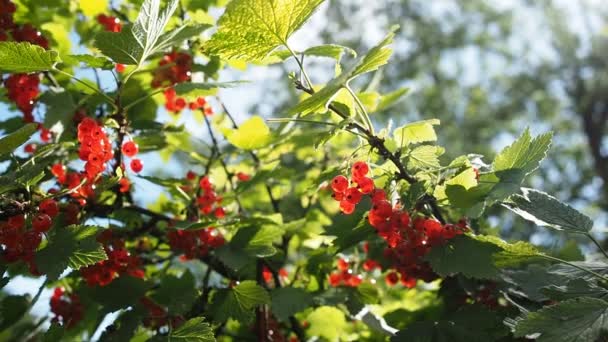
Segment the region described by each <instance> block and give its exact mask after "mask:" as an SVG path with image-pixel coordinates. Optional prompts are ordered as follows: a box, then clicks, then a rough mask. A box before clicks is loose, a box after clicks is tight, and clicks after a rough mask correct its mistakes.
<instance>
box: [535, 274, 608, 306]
mask: <svg viewBox="0 0 608 342" xmlns="http://www.w3.org/2000/svg"><path fill="white" fill-rule="evenodd" d="M541 292H542V293H543V294H545V295H546V296H547V297H549V298H551V299H553V300H560V301H561V300H566V299H572V298H577V297H593V298H602V297H606V296H607V295H608V290H607V289H605V288H603V287H600V286H597V285H595V284H593V283H591V282H590V281H588V280H585V279H582V278H576V279H571V280H569V281H568V283H566V284H565V285H563V284H560V285H556V284H551V285H548V286H545V287H543V288H542V289H541Z"/></svg>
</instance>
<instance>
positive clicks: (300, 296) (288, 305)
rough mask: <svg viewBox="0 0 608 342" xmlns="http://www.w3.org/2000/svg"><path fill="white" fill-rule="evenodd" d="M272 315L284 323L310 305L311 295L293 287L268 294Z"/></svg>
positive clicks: (275, 290)
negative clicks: (270, 299)
mask: <svg viewBox="0 0 608 342" xmlns="http://www.w3.org/2000/svg"><path fill="white" fill-rule="evenodd" d="M270 296H271V298H272V313H273V314H274V315H275V316H276V317H277V318H278V319H280V320H282V321H284V322H286V321H287V320H288V319H289V316H292V315H294V314H295V313H298V312H300V311H303V310H305V309H306V308H308V307H310V306H311V305H312V295H311V294H310V293H308V292H306V290H304V289H301V288H295V287H283V288H278V289H274V290H272V291H271V292H270Z"/></svg>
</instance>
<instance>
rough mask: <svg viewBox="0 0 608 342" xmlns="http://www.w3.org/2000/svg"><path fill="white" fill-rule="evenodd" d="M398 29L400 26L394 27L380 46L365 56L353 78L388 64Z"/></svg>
mask: <svg viewBox="0 0 608 342" xmlns="http://www.w3.org/2000/svg"><path fill="white" fill-rule="evenodd" d="M398 28H399V26H393V27H392V28H391V29H390V32H389V33H388V34H387V35H386V36H385V37H384V39H383V40H382V41H381V42H380V43H379V44H377V45H376V46H374V47H373V48H371V49H370V50H369V51H368V52H367V54H366V55H365V56H363V59H361V62H360V63H358V64H357V66H356V67H355V70H354V71H353V72H352V75H353V77H354V76H356V75H362V74H365V73H368V72H371V71H376V70H378V68H379V67H381V66H383V65H385V64H386V63H388V59H389V58H390V57H391V55H392V53H393V49H391V48H390V47H389V45H390V44H392V43H393V38H395V31H397V29H398Z"/></svg>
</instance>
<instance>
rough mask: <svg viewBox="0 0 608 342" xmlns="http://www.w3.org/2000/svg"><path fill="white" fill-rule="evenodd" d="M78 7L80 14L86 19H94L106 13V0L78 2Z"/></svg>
mask: <svg viewBox="0 0 608 342" xmlns="http://www.w3.org/2000/svg"><path fill="white" fill-rule="evenodd" d="M78 6H79V7H80V10H81V11H82V14H84V15H86V16H87V17H94V16H96V15H98V14H100V13H104V12H106V11H107V9H108V0H95V1H79V2H78Z"/></svg>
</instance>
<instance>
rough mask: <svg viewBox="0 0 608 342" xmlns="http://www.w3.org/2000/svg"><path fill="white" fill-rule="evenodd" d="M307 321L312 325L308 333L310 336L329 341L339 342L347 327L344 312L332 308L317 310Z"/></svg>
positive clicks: (325, 307)
mask: <svg viewBox="0 0 608 342" xmlns="http://www.w3.org/2000/svg"><path fill="white" fill-rule="evenodd" d="M306 320H307V321H308V323H309V324H310V325H309V327H308V330H307V331H306V333H307V334H308V335H309V336H311V337H314V336H319V337H322V338H325V339H327V340H328V341H338V339H339V337H340V336H342V335H343V334H344V330H345V329H346V327H347V323H346V318H345V317H344V312H342V311H341V310H339V309H338V308H335V307H331V306H321V307H318V308H316V309H315V310H314V311H313V312H311V313H310V314H309V315H308V317H307V318H306Z"/></svg>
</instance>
